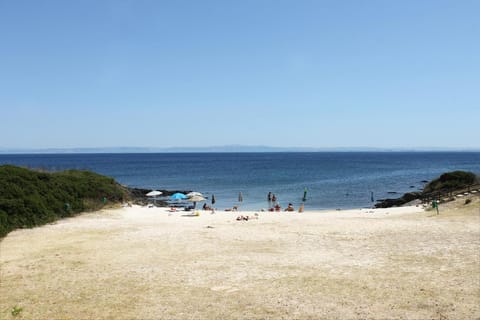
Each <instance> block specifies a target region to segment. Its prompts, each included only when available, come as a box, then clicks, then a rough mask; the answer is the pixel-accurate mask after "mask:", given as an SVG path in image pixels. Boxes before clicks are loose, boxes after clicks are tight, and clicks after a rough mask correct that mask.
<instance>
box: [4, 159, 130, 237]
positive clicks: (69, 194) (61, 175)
mask: <svg viewBox="0 0 480 320" xmlns="http://www.w3.org/2000/svg"><path fill="white" fill-rule="evenodd" d="M127 196H128V195H127V191H126V190H125V189H124V188H123V187H122V186H121V185H119V184H118V183H117V182H115V180H114V179H112V178H110V177H106V176H102V175H99V174H96V173H93V172H89V171H79V170H67V171H63V172H55V173H47V172H43V171H42V172H38V171H34V170H29V169H25V168H20V167H16V166H12V165H3V166H0V237H3V236H5V235H6V234H7V233H8V232H10V231H12V230H14V229H16V228H30V227H34V226H39V225H42V224H45V223H49V222H53V221H55V220H57V219H59V218H63V217H68V216H72V215H74V214H76V213H79V212H82V211H89V210H98V209H99V208H101V207H102V206H103V205H105V203H104V199H106V200H107V201H108V202H110V203H112V202H113V203H116V202H120V201H123V200H124V199H125V198H126V197H127Z"/></svg>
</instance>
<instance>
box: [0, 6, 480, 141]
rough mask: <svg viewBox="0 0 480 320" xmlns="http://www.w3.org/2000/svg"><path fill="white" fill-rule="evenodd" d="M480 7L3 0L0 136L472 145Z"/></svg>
mask: <svg viewBox="0 0 480 320" xmlns="http://www.w3.org/2000/svg"><path fill="white" fill-rule="evenodd" d="M479 13H480V1H477V0H471V1H461V0H452V1H444V0H431V1H430V0H421V1H419V0H399V1H393V0H392V1H389V0H378V1H370V0H362V1H359V0H350V1H347V0H344V1H342V0H332V1H324V0H311V1H310V0H236V1H233V0H218V1H214V0H202V1H196V0H192V1H186V0H172V1H162V0H152V1H147V0H138V1H125V0H111V1H102V0H82V1H64V0H58V1H53V0H42V1H37V0H31V1H25V0H15V1H13V0H0V110H1V117H2V119H3V121H2V124H1V125H0V148H89V147H120V146H130V147H179V146H189V147H202V146H222V145H266V146H275V147H312V148H335V147H353V148H354V147H378V148H422V147H439V148H443V147H445V148H480V139H479V137H480V19H479V18H478V17H479Z"/></svg>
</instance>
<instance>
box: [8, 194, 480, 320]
mask: <svg viewBox="0 0 480 320" xmlns="http://www.w3.org/2000/svg"><path fill="white" fill-rule="evenodd" d="M200 213H201V214H200V216H185V214H186V213H185V212H176V213H172V214H171V213H169V212H168V211H167V209H165V208H146V207H136V206H135V207H132V208H120V209H111V210H102V211H99V212H94V213H87V214H83V215H80V216H77V217H74V218H69V219H65V220H62V221H58V222H57V223H55V224H51V225H47V226H43V227H39V228H35V229H28V230H17V231H14V232H11V233H10V234H9V235H8V236H7V237H6V238H5V239H3V240H2V241H1V243H0V249H1V251H0V263H1V265H0V266H1V270H0V271H1V273H0V275H1V282H0V296H1V297H2V298H1V299H0V318H1V319H10V318H13V316H12V315H11V309H12V308H13V307H15V306H17V307H21V308H22V311H21V312H20V314H19V315H18V316H16V318H17V319H252V318H254V319H278V318H284V319H290V318H291V319H479V318H480V271H479V270H480V206H479V200H478V198H475V199H474V201H473V202H472V203H471V204H470V205H469V206H465V205H463V203H460V202H458V201H457V202H455V203H451V204H449V205H447V206H442V207H441V214H440V215H439V216H437V215H434V213H433V212H432V211H423V209H422V208H419V207H404V208H390V209H376V210H368V209H362V210H347V211H307V212H304V213H285V212H281V213H272V212H257V213H258V219H251V220H249V221H236V219H235V218H236V217H237V216H238V215H248V216H250V217H256V216H255V212H243V211H241V212H224V211H217V212H216V213H215V214H211V213H210V212H209V211H201V212H200Z"/></svg>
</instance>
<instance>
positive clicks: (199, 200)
mask: <svg viewBox="0 0 480 320" xmlns="http://www.w3.org/2000/svg"><path fill="white" fill-rule="evenodd" d="M205 200H206V199H205V198H204V197H202V196H193V197H190V198H188V201H190V202H201V201H205Z"/></svg>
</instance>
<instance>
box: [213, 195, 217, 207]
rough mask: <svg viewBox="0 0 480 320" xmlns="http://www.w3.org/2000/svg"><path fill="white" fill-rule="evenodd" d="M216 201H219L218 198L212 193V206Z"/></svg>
mask: <svg viewBox="0 0 480 320" xmlns="http://www.w3.org/2000/svg"><path fill="white" fill-rule="evenodd" d="M216 201H217V200H216V199H215V195H214V194H212V206H213V205H214V204H215V202H216Z"/></svg>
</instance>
